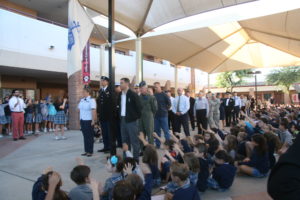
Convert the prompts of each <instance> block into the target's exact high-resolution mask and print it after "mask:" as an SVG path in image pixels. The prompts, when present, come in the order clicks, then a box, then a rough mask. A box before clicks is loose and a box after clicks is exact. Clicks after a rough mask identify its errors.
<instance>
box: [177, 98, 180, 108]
mask: <svg viewBox="0 0 300 200" xmlns="http://www.w3.org/2000/svg"><path fill="white" fill-rule="evenodd" d="M177 112H180V96H179V97H178V103H177Z"/></svg>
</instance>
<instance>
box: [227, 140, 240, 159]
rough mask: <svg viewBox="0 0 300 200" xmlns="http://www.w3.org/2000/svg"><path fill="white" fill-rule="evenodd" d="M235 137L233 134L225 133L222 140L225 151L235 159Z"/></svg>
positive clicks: (236, 142)
mask: <svg viewBox="0 0 300 200" xmlns="http://www.w3.org/2000/svg"><path fill="white" fill-rule="evenodd" d="M237 144H238V141H237V138H236V136H234V135H226V137H225V140H224V142H223V145H224V149H225V150H226V151H227V153H228V154H229V155H230V156H231V157H232V158H233V160H235V158H236V154H237Z"/></svg>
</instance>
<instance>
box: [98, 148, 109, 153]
mask: <svg viewBox="0 0 300 200" xmlns="http://www.w3.org/2000/svg"><path fill="white" fill-rule="evenodd" d="M107 151H108V152H109V151H110V150H109V149H100V150H98V152H104V153H105V152H107Z"/></svg>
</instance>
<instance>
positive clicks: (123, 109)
mask: <svg viewBox="0 0 300 200" xmlns="http://www.w3.org/2000/svg"><path fill="white" fill-rule="evenodd" d="M129 84H130V81H129V79H128V78H122V79H121V90H122V92H121V94H120V95H119V108H120V116H121V136H122V142H123V145H124V144H127V145H128V148H129V150H130V149H131V146H132V149H133V158H134V159H135V160H136V161H137V162H139V155H140V143H139V138H138V134H139V133H138V119H140V118H141V115H142V114H141V110H142V105H141V101H140V98H139V96H138V95H137V94H136V93H135V92H134V91H132V90H130V89H129Z"/></svg>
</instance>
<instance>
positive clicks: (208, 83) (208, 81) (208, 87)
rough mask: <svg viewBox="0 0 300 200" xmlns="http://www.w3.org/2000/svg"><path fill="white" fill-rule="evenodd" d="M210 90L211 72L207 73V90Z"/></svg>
mask: <svg viewBox="0 0 300 200" xmlns="http://www.w3.org/2000/svg"><path fill="white" fill-rule="evenodd" d="M209 91H210V78H209V73H207V92H209Z"/></svg>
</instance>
